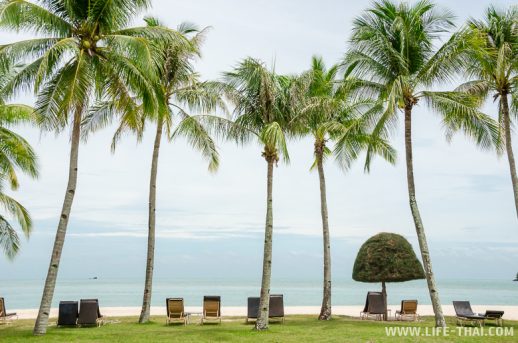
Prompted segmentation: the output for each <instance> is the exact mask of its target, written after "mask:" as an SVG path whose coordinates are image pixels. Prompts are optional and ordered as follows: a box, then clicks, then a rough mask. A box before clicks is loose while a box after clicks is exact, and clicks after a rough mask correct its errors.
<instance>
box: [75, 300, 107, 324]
mask: <svg viewBox="0 0 518 343" xmlns="http://www.w3.org/2000/svg"><path fill="white" fill-rule="evenodd" d="M77 324H78V325H81V326H88V325H95V326H101V325H103V324H104V318H103V316H102V315H101V311H100V310H99V300H97V299H81V306H80V307H79V318H78V319H77Z"/></svg>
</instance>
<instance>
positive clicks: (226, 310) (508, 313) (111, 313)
mask: <svg viewBox="0 0 518 343" xmlns="http://www.w3.org/2000/svg"><path fill="white" fill-rule="evenodd" d="M472 307H473V311H474V312H477V313H478V312H480V313H483V312H485V311H486V310H501V311H505V314H504V319H509V320H518V306H502V305H474V306H472ZM442 308H443V311H444V314H445V315H446V316H454V315H455V311H454V310H453V306H452V305H445V306H443V307H442ZM389 309H391V310H392V315H394V313H395V311H396V310H398V309H399V305H390V306H389ZM362 310H363V306H333V314H335V315H346V316H353V317H359V315H360V311H362ZM185 311H186V312H201V311H202V308H201V307H196V306H187V307H186V308H185ZM8 312H16V313H17V314H18V317H19V319H35V318H36V316H37V314H38V310H37V309H32V310H13V311H11V310H9V311H8ZM319 312H320V306H287V307H285V314H286V315H290V314H310V315H318V313H319ZM101 313H102V314H103V315H104V316H106V317H124V316H138V315H139V314H140V307H102V306H101ZM221 313H222V314H223V316H240V317H244V316H246V307H222V309H221ZM418 313H419V314H420V315H422V316H431V315H433V310H432V305H419V307H418ZM151 315H158V316H160V315H162V316H164V317H165V306H152V307H151ZM50 316H51V317H53V318H56V317H57V316H58V309H57V308H53V309H52V310H51V311H50Z"/></svg>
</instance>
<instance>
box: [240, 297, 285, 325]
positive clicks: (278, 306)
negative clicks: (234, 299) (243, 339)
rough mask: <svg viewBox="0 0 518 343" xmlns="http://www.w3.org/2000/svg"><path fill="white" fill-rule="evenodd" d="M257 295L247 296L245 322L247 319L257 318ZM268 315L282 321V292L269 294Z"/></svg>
mask: <svg viewBox="0 0 518 343" xmlns="http://www.w3.org/2000/svg"><path fill="white" fill-rule="evenodd" d="M259 301H260V299H259V297H249V298H248V311H247V317H246V322H247V323H248V321H249V319H257V317H258V316H259ZM268 317H269V318H272V319H280V320H281V322H282V323H284V296H283V295H282V294H271V295H270V310H269V312H268Z"/></svg>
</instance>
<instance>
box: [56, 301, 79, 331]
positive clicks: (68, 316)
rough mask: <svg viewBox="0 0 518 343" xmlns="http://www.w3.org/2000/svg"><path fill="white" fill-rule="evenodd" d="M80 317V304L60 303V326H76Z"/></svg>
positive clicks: (75, 302) (72, 302)
mask: <svg viewBox="0 0 518 343" xmlns="http://www.w3.org/2000/svg"><path fill="white" fill-rule="evenodd" d="M78 316H79V303H78V302H77V301H60V302H59V313H58V326H76V325H77V317H78Z"/></svg>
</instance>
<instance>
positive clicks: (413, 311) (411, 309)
mask: <svg viewBox="0 0 518 343" xmlns="http://www.w3.org/2000/svg"><path fill="white" fill-rule="evenodd" d="M394 316H395V318H396V320H405V319H411V320H419V315H418V314H417V300H401V309H400V310H399V311H396V313H395V315H394Z"/></svg>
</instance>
